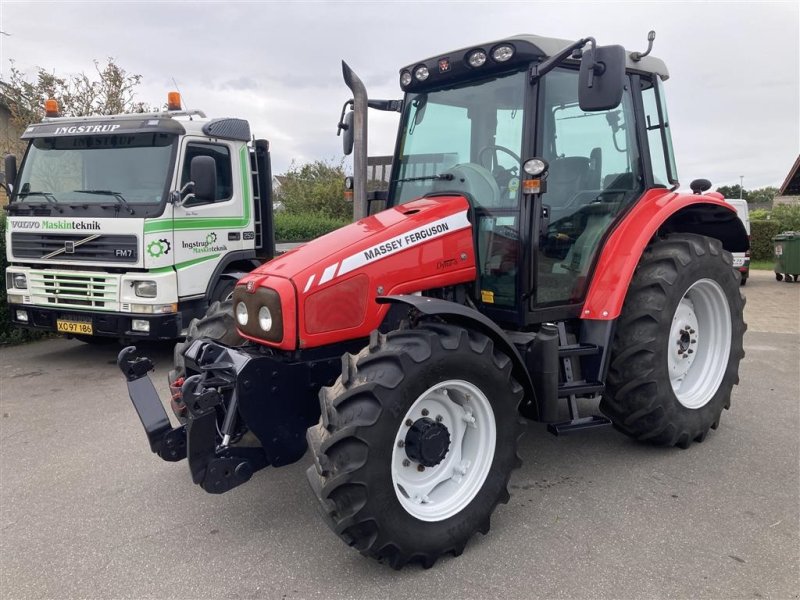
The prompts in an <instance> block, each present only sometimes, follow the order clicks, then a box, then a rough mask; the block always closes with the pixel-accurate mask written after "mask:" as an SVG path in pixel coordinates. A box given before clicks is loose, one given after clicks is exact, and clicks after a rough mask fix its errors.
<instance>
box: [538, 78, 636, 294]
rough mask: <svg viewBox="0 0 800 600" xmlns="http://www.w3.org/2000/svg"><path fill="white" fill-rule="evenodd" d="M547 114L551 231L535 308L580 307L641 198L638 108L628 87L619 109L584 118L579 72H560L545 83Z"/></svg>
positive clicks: (541, 253) (542, 249) (546, 199)
mask: <svg viewBox="0 0 800 600" xmlns="http://www.w3.org/2000/svg"><path fill="white" fill-rule="evenodd" d="M542 113H543V119H544V123H543V128H542V130H543V138H542V139H541V144H542V152H543V155H544V158H545V159H546V160H547V161H548V162H549V164H550V169H549V172H548V176H547V192H546V193H545V194H544V195H543V196H542V202H543V204H544V206H545V207H546V208H547V212H548V215H549V223H548V225H547V228H546V231H544V232H543V234H542V235H541V237H540V240H539V248H538V253H537V258H536V264H537V271H538V273H537V288H536V294H535V304H536V305H539V306H542V305H551V304H563V303H566V302H569V303H573V302H574V303H577V302H580V301H581V300H582V299H583V296H584V294H585V292H586V287H587V281H588V278H589V270H590V269H591V267H592V264H593V262H594V257H595V255H596V253H597V249H598V247H599V246H600V243H601V241H602V239H603V236H604V235H605V233H606V231H607V230H608V228H609V227H610V226H611V224H612V222H613V221H614V218H615V217H616V216H617V214H619V212H620V211H622V210H623V209H624V208H625V207H626V206H628V205H629V204H630V203H631V202H632V201H634V200H635V199H636V198H638V197H639V196H641V194H642V192H643V191H644V179H643V176H642V169H641V159H640V155H639V148H638V144H637V140H636V128H635V127H634V123H635V120H634V113H633V100H632V96H631V92H630V88H629V87H627V88H626V90H625V92H624V94H623V97H622V102H621V103H620V104H619V106H617V107H616V108H613V109H611V110H606V111H596V112H584V111H582V110H581V109H580V107H579V106H578V73H577V71H573V70H567V69H559V70H556V71H553V72H552V73H550V74H548V75H547V77H546V78H545V80H544V104H543V106H542Z"/></svg>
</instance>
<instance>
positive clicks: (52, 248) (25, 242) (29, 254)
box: [11, 232, 139, 263]
mask: <svg viewBox="0 0 800 600" xmlns="http://www.w3.org/2000/svg"><path fill="white" fill-rule="evenodd" d="M11 253H12V256H14V257H15V258H35V259H38V260H49V259H52V260H79V261H80V260H85V261H93V262H104V263H135V262H136V261H137V260H138V259H139V256H138V245H137V240H136V236H135V235H98V234H94V235H91V234H89V235H87V234H85V233H78V234H63V233H27V232H25V233H22V232H13V233H12V234H11Z"/></svg>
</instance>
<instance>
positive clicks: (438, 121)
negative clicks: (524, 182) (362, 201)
mask: <svg viewBox="0 0 800 600" xmlns="http://www.w3.org/2000/svg"><path fill="white" fill-rule="evenodd" d="M525 77H526V75H525V72H524V71H518V72H515V73H510V74H507V75H503V76H499V77H495V78H493V79H489V80H485V79H484V80H482V81H478V82H475V81H472V82H469V83H467V84H463V85H458V86H454V87H451V88H447V89H443V90H439V91H435V92H427V93H419V94H409V95H408V96H407V97H406V101H405V108H404V114H403V121H402V125H401V128H400V143H399V147H398V148H399V152H398V168H397V169H396V172H395V173H393V174H392V178H393V180H394V181H393V185H394V186H395V187H394V193H393V195H392V196H393V198H394V203H395V204H400V203H403V202H408V201H409V200H413V199H414V198H419V197H420V196H423V195H425V194H427V193H430V192H440V191H460V192H464V193H466V194H468V195H469V196H470V198H471V199H472V201H473V202H475V203H477V204H478V205H480V206H484V207H486V208H515V207H516V206H517V203H518V190H519V169H520V153H521V148H522V132H523V125H522V121H523V115H524V110H523V103H524V99H525V89H526V78H525Z"/></svg>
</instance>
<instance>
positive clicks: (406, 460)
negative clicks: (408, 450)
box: [403, 458, 411, 467]
mask: <svg viewBox="0 0 800 600" xmlns="http://www.w3.org/2000/svg"><path fill="white" fill-rule="evenodd" d="M410 464H411V461H410V460H408V459H407V458H404V459H403V466H404V467H407V466H408V465H410Z"/></svg>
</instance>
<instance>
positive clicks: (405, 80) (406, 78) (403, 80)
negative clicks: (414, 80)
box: [400, 71, 411, 87]
mask: <svg viewBox="0 0 800 600" xmlns="http://www.w3.org/2000/svg"><path fill="white" fill-rule="evenodd" d="M409 83H411V73H409V72H408V71H403V72H402V73H400V85H402V86H403V87H406V86H407V85H408V84H409Z"/></svg>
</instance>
